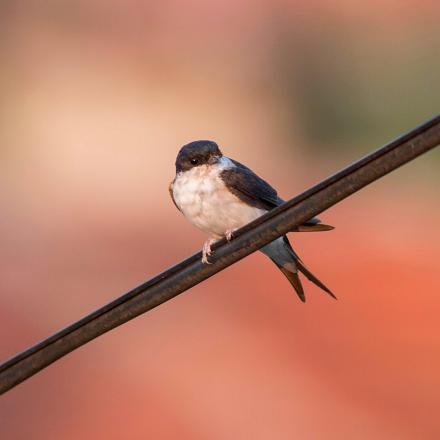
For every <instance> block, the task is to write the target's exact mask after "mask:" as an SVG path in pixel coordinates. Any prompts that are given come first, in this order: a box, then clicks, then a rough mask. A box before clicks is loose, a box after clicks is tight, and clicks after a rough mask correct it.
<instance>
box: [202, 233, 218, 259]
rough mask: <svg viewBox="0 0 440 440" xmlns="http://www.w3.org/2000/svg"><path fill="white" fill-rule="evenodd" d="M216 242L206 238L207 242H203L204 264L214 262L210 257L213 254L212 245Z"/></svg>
mask: <svg viewBox="0 0 440 440" xmlns="http://www.w3.org/2000/svg"><path fill="white" fill-rule="evenodd" d="M214 242H215V240H213V239H209V240H206V241H205V243H203V249H202V263H203V264H212V263H211V262H210V261H209V260H208V257H209V256H210V255H212V250H211V245H212V244H213V243H214Z"/></svg>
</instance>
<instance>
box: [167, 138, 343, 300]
mask: <svg viewBox="0 0 440 440" xmlns="http://www.w3.org/2000/svg"><path fill="white" fill-rule="evenodd" d="M169 192H170V195H171V198H172V200H173V202H174V204H175V205H176V207H177V209H179V211H181V212H182V214H183V215H184V216H185V217H186V218H187V219H188V220H189V221H190V222H191V223H192V224H193V225H195V226H196V227H197V228H199V229H201V230H202V231H204V232H206V233H207V234H208V236H209V238H208V240H207V241H205V243H204V245H203V251H202V262H203V263H205V264H210V261H209V258H208V257H209V256H211V255H212V250H211V246H212V245H213V243H214V242H215V241H217V240H218V239H220V238H222V237H226V239H227V240H228V241H230V240H232V238H233V234H234V231H235V230H237V229H239V228H241V227H242V226H244V225H246V224H247V223H249V222H251V221H253V220H255V219H256V218H258V217H260V216H261V215H263V214H265V213H266V212H267V211H269V210H271V209H273V208H275V207H277V206H279V205H281V204H282V203H284V200H282V199H281V198H280V197H279V196H278V194H277V191H276V190H275V189H274V188H272V186H270V185H269V184H268V183H267V182H266V181H265V180H263V179H262V178H261V177H259V176H258V175H257V174H255V173H254V172H253V171H252V170H250V169H249V168H248V167H246V166H245V165H243V164H241V163H240V162H237V161H236V160H234V159H230V158H229V157H226V156H224V155H223V154H222V152H221V151H220V149H219V147H218V145H217V144H216V143H215V142H212V141H208V140H200V141H194V142H191V143H189V144H186V145H184V146H183V147H182V148H181V149H180V151H179V153H178V154H177V158H176V176H175V178H174V180H173V181H172V182H171V184H170V186H169ZM331 229H334V227H333V226H330V225H325V224H322V223H321V221H320V220H319V219H318V218H316V217H314V218H312V219H310V220H308V221H307V222H305V223H304V224H302V225H300V226H298V227H297V228H296V229H295V231H299V232H313V231H329V230H331ZM260 250H261V252H263V253H264V254H265V255H266V256H268V257H269V258H270V259H271V260H272V261H273V262H274V263H275V264H276V266H277V267H278V268H279V269H280V270H281V272H282V273H283V274H284V275H285V277H286V278H287V279H288V280H289V282H290V284H291V285H292V286H293V288H294V289H295V291H296V293H297V294H298V297H299V298H300V300H301V301H303V302H305V294H304V289H303V286H302V284H301V280H300V278H299V275H298V272H301V273H302V274H303V275H304V276H305V277H306V278H308V279H309V280H310V281H311V282H313V283H314V284H315V285H317V286H318V287H320V288H321V289H322V290H324V291H325V292H327V293H328V294H329V295H330V296H332V297H333V298H335V299H336V296H335V295H334V294H333V293H332V292H331V291H330V289H329V288H328V287H326V286H325V285H324V284H323V283H322V282H321V281H320V280H319V279H318V278H316V277H315V275H313V274H312V273H311V272H310V271H309V269H307V267H306V266H305V265H304V263H303V262H302V260H301V259H300V258H299V256H298V254H297V253H296V252H295V251H294V250H293V248H292V246H291V245H290V242H289V240H288V238H287V236H286V235H284V236H282V237H280V238H278V239H276V240H274V241H272V242H271V243H269V244H268V245H266V246H264V247H263V248H261V249H260Z"/></svg>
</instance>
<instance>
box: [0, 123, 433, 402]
mask: <svg viewBox="0 0 440 440" xmlns="http://www.w3.org/2000/svg"><path fill="white" fill-rule="evenodd" d="M439 144H440V115H437V116H436V117H434V118H433V119H431V120H430V121H428V122H426V123H424V124H423V125H420V126H419V127H417V128H415V129H414V130H412V131H411V132H409V133H407V134H405V135H403V136H401V137H399V138H398V139H396V140H395V141H393V142H391V143H389V144H387V145H385V146H384V147H382V148H379V149H378V150H376V151H373V152H372V153H370V154H369V155H367V156H365V157H364V158H362V159H360V160H358V161H357V162H355V163H353V164H352V165H350V166H348V167H347V168H344V169H343V170H341V171H339V172H338V173H336V174H334V175H333V176H330V177H328V178H327V179H325V180H323V181H322V182H320V183H318V184H317V185H315V186H313V187H312V188H310V189H308V190H307V191H305V192H303V193H302V194H300V195H298V196H297V197H294V198H293V199H291V200H289V201H287V202H286V203H284V204H283V205H281V206H279V207H277V208H275V209H273V210H271V211H269V212H268V213H267V214H265V215H263V216H261V217H259V218H258V219H256V220H255V221H253V222H252V223H249V224H248V225H246V226H244V227H243V228H241V229H240V230H238V231H236V232H235V233H234V237H235V238H234V239H233V240H232V241H231V242H229V243H227V242H226V240H225V239H222V240H220V241H219V242H218V243H216V244H215V245H214V247H213V250H214V254H213V257H211V259H212V260H213V264H210V265H205V264H203V263H202V262H201V253H200V252H199V253H197V254H195V255H193V256H191V257H189V258H187V259H186V260H183V261H182V262H180V263H178V264H176V265H175V266H172V267H171V268H169V269H167V270H165V271H164V272H162V273H160V274H159V275H157V276H155V277H154V278H152V279H150V280H148V281H146V282H145V283H144V284H141V285H140V286H138V287H136V288H134V289H133V290H130V291H129V292H128V293H126V294H125V295H122V296H121V297H119V298H117V299H116V300H114V301H112V302H110V303H109V304H107V305H105V306H103V307H101V308H100V309H98V310H96V311H94V312H92V313H91V314H89V315H87V316H85V317H84V318H82V319H80V320H79V321H77V322H75V323H73V324H72V325H70V326H68V327H66V328H64V329H63V330H60V331H59V332H57V333H55V334H54V335H52V336H50V337H48V338H47V339H45V340H43V341H41V342H40V343H38V344H36V345H34V346H32V347H30V348H28V349H27V350H25V351H23V352H22V353H19V354H17V355H16V356H14V357H13V358H11V359H9V360H7V361H6V362H4V363H3V364H2V365H0V394H3V393H4V392H6V391H8V390H9V389H11V388H13V387H14V386H16V385H18V384H19V383H20V382H23V381H24V380H26V379H27V378H29V377H31V376H32V375H34V374H35V373H37V372H38V371H40V370H42V369H43V368H46V367H47V366H48V365H50V364H51V363H52V362H55V361H56V360H57V359H59V358H61V357H62V356H64V355H66V354H67V353H70V352H71V351H73V350H75V349H76V348H78V347H81V346H82V345H84V344H86V343H87V342H89V341H91V340H93V339H95V338H96V337H98V336H99V335H102V334H103V333H106V332H108V331H109V330H111V329H113V328H115V327H118V326H119V325H122V324H124V323H125V322H127V321H129V320H131V319H133V318H135V317H136V316H139V315H141V314H142V313H145V312H147V311H149V310H151V309H153V308H154V307H157V306H158V305H160V304H162V303H164V302H166V301H168V300H170V299H172V298H174V297H175V296H177V295H179V294H180V293H182V292H184V291H185V290H188V289H189V288H191V287H193V286H195V285H196V284H198V283H201V282H202V281H204V280H206V279H207V278H209V277H211V276H212V275H214V274H216V273H217V272H220V271H221V270H223V269H225V268H226V267H228V266H230V265H231V264H234V263H235V262H237V261H238V260H241V259H242V258H244V257H246V256H247V255H249V254H251V253H252V252H255V251H256V250H258V249H259V248H261V247H262V246H265V245H266V244H268V243H270V242H271V241H273V240H275V239H276V238H278V237H280V236H282V235H284V234H286V233H287V232H289V231H291V230H292V229H294V228H295V227H297V226H298V225H300V224H302V223H303V222H305V221H306V220H308V219H310V218H312V217H314V216H315V215H318V214H319V213H321V212H322V211H324V210H326V209H328V208H329V207H331V206H333V205H335V204H336V203H338V202H340V201H341V200H343V199H345V198H346V197H348V196H349V195H351V194H353V193H355V192H356V191H359V190H360V189H361V188H363V187H364V186H366V185H368V184H370V183H372V182H374V181H375V180H377V179H379V178H381V177H383V176H385V175H386V174H388V173H389V172H391V171H393V170H395V169H396V168H398V167H400V166H401V165H403V164H405V163H407V162H409V161H411V160H413V159H415V158H416V157H418V156H420V155H421V154H423V153H425V152H427V151H429V150H431V149H433V148H435V147H436V146H438V145H439Z"/></svg>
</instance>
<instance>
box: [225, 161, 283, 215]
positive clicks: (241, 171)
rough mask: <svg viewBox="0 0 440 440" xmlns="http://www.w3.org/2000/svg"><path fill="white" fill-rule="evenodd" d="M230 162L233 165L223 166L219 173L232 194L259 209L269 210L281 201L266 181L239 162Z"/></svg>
mask: <svg viewBox="0 0 440 440" xmlns="http://www.w3.org/2000/svg"><path fill="white" fill-rule="evenodd" d="M231 160H232V159H231ZM232 162H233V163H234V165H235V166H234V167H230V168H225V169H224V170H223V171H222V172H221V174H220V177H221V179H222V180H223V182H224V183H225V185H226V187H227V188H228V189H229V191H231V192H232V194H234V195H235V196H237V197H238V198H239V199H240V200H241V201H243V202H244V203H247V204H248V205H250V206H254V207H255V208H260V209H266V210H270V209H273V208H275V207H276V206H278V205H281V203H283V200H281V199H280V198H279V197H278V194H277V192H276V190H275V189H274V188H272V187H271V186H270V185H269V184H268V183H267V182H266V181H264V180H263V179H262V178H261V177H259V176H257V175H256V174H255V173H254V172H253V171H252V170H250V169H249V168H248V167H246V166H244V165H242V164H241V163H240V162H237V161H235V160H232Z"/></svg>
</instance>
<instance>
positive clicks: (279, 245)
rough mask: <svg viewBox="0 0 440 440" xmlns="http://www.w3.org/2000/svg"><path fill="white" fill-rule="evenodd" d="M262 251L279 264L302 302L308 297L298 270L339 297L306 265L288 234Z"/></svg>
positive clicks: (320, 286) (326, 290)
mask: <svg viewBox="0 0 440 440" xmlns="http://www.w3.org/2000/svg"><path fill="white" fill-rule="evenodd" d="M261 251H262V252H263V253H264V254H266V255H267V256H268V257H269V258H270V259H271V260H272V261H273V262H274V263H275V264H276V265H277V266H278V268H279V269H280V270H281V272H282V273H283V275H284V276H285V277H286V278H287V279H288V280H289V282H290V284H291V285H292V287H293V288H294V289H295V292H296V293H297V294H298V296H299V298H300V300H301V301H302V302H305V301H306V298H305V294H304V289H303V286H302V284H301V280H300V278H299V275H298V272H301V273H302V274H303V275H304V276H305V277H306V278H307V279H308V280H310V281H311V282H312V283H314V284H315V285H316V286H318V287H319V288H320V289H322V290H323V291H324V292H326V293H328V294H329V295H330V296H331V297H332V298H335V299H337V298H336V296H335V295H334V293H333V292H332V291H331V290H330V289H329V288H328V287H327V286H326V285H325V284H324V283H323V282H322V281H320V280H319V279H318V278H316V276H315V275H313V274H312V272H310V270H309V269H308V268H307V267H306V266H305V265H304V263H303V262H302V261H301V259H300V258H299V256H298V255H297V254H296V252H295V251H294V250H293V249H292V246H291V245H290V242H289V240H288V238H287V237H286V236H284V237H282V238H279V239H277V240H275V241H273V242H272V243H270V244H268V245H266V246H265V247H263V248H262V249H261Z"/></svg>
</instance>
